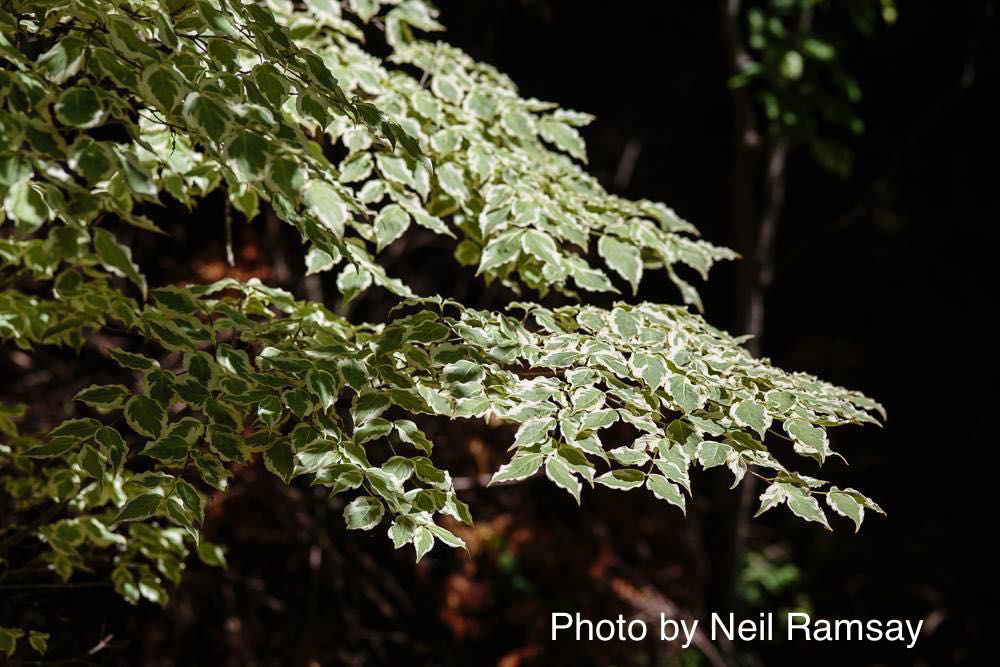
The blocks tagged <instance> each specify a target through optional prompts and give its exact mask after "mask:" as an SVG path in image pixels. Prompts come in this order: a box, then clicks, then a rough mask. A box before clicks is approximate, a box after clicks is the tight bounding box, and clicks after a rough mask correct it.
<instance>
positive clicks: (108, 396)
mask: <svg viewBox="0 0 1000 667" xmlns="http://www.w3.org/2000/svg"><path fill="white" fill-rule="evenodd" d="M131 395H132V392H131V391H129V389H128V387H125V386H124V385H120V384H105V385H98V384H92V385H90V386H89V387H87V388H86V389H82V390H81V391H79V392H78V393H77V395H76V396H74V400H77V401H81V402H83V403H86V404H87V405H93V406H94V407H97V408H102V409H111V408H120V407H121V406H122V404H123V403H124V402H125V399H126V397H128V396H131Z"/></svg>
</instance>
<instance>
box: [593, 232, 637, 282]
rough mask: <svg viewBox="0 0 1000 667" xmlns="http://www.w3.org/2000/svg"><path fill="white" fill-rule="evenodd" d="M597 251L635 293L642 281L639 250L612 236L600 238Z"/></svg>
mask: <svg viewBox="0 0 1000 667" xmlns="http://www.w3.org/2000/svg"><path fill="white" fill-rule="evenodd" d="M597 250H598V252H599V253H600V254H601V257H603V258H604V261H606V262H607V263H608V266H610V267H611V268H612V269H614V270H615V272H616V273H617V274H618V275H620V276H621V277H622V278H624V279H625V280H626V281H628V283H629V284H630V285H631V286H632V291H633V292H635V291H636V290H637V289H638V288H639V281H640V280H641V279H642V259H641V257H640V256H639V249H638V248H637V247H635V246H634V245H632V244H631V243H626V242H624V241H619V240H618V239H616V238H614V237H613V236H602V237H601V240H600V241H599V242H598V244H597Z"/></svg>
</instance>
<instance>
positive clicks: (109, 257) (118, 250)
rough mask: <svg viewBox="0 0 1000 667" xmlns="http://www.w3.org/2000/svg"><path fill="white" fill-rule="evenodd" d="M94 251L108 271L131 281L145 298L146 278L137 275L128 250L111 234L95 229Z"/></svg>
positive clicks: (139, 274)
mask: <svg viewBox="0 0 1000 667" xmlns="http://www.w3.org/2000/svg"><path fill="white" fill-rule="evenodd" d="M94 249H95V250H96V251H97V256H98V257H99V258H100V259H101V263H102V264H103V265H104V267H105V268H106V269H107V270H108V271H111V272H112V273H114V274H116V275H119V276H123V277H126V278H128V279H129V280H131V281H132V282H133V283H135V285H136V287H138V288H139V289H140V290H141V291H142V294H143V296H145V294H146V278H145V277H144V276H143V275H142V274H141V273H139V267H137V266H136V264H135V262H134V261H132V250H131V249H130V248H128V247H127V246H124V245H122V244H120V243H118V241H116V240H115V237H114V236H112V234H111V232H109V231H107V230H106V229H96V230H94Z"/></svg>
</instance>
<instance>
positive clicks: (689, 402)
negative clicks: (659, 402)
mask: <svg viewBox="0 0 1000 667" xmlns="http://www.w3.org/2000/svg"><path fill="white" fill-rule="evenodd" d="M668 385H669V387H670V395H671V396H672V397H673V399H674V402H675V403H677V405H679V406H680V408H681V410H683V411H684V412H693V411H694V410H697V409H699V408H701V406H702V405H704V403H705V397H704V396H703V395H702V394H701V393H700V392H699V391H698V390H697V388H695V386H694V385H693V384H691V383H690V382H689V381H688V379H687V378H686V377H684V376H683V375H674V376H672V377H671V378H670V382H669V383H668Z"/></svg>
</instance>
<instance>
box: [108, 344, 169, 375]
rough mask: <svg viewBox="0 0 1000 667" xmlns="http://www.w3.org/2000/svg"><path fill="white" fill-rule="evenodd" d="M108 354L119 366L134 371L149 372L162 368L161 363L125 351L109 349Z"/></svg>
mask: <svg viewBox="0 0 1000 667" xmlns="http://www.w3.org/2000/svg"><path fill="white" fill-rule="evenodd" d="M108 354H109V355H110V356H111V358H112V359H114V360H115V361H116V362H118V365H119V366H121V367H123V368H128V369H131V370H134V371H148V370H152V369H153V368H159V367H160V362H158V361H156V360H155V359H150V358H149V357H145V356H143V355H141V354H135V353H133V352H126V351H125V350H118V349H115V348H108Z"/></svg>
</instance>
